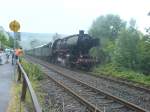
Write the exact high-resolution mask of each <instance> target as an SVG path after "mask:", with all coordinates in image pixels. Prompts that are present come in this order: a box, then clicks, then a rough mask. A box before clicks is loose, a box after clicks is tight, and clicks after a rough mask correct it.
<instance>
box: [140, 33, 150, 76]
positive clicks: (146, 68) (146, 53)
mask: <svg viewBox="0 0 150 112" xmlns="http://www.w3.org/2000/svg"><path fill="white" fill-rule="evenodd" d="M139 60H140V69H141V71H142V72H143V73H145V74H150V41H149V38H148V37H147V36H144V38H142V40H140V43H139Z"/></svg>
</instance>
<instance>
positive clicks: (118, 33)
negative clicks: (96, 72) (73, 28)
mask: <svg viewBox="0 0 150 112" xmlns="http://www.w3.org/2000/svg"><path fill="white" fill-rule="evenodd" d="M89 34H90V35H91V36H92V37H94V38H99V39H100V46H99V47H97V48H93V49H91V51H90V54H91V55H93V56H97V57H98V59H99V60H100V62H101V63H100V65H101V67H102V66H103V67H104V66H105V65H108V64H113V65H114V66H117V68H121V69H117V70H119V71H120V70H122V68H124V69H125V70H127V71H135V72H137V73H143V74H146V75H150V34H147V35H144V34H143V33H142V32H140V31H138V30H137V27H136V21H135V20H134V19H131V20H130V21H129V22H126V21H124V20H122V19H121V18H120V17H119V16H118V15H106V16H100V17H98V18H97V19H96V20H95V21H94V22H93V24H92V26H91V28H90V29H89ZM112 71H113V70H112Z"/></svg>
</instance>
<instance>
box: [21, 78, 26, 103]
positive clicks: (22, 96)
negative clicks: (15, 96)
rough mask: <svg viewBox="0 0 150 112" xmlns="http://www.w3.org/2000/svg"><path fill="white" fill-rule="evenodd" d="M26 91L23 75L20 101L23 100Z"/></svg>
mask: <svg viewBox="0 0 150 112" xmlns="http://www.w3.org/2000/svg"><path fill="white" fill-rule="evenodd" d="M26 92H27V83H26V79H25V77H23V82H22V93H21V101H24V100H25V97H26Z"/></svg>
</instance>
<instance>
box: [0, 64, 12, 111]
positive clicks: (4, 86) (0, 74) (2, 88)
mask: <svg viewBox="0 0 150 112" xmlns="http://www.w3.org/2000/svg"><path fill="white" fill-rule="evenodd" d="M12 82H13V66H12V65H11V63H10V62H9V63H6V64H2V65H0V112H6V110H7V106H8V103H9V100H10V97H11V96H10V90H11V85H12Z"/></svg>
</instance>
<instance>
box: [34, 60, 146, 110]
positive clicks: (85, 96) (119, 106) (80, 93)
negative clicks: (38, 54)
mask: <svg viewBox="0 0 150 112" xmlns="http://www.w3.org/2000/svg"><path fill="white" fill-rule="evenodd" d="M34 61H35V60H34ZM36 63H39V64H41V65H42V66H43V67H42V69H43V71H44V72H45V74H47V75H48V77H49V78H50V79H51V80H53V81H55V83H57V84H58V85H59V86H61V87H63V88H64V89H65V90H66V91H69V93H71V94H72V95H73V96H74V97H75V98H76V99H78V100H79V101H80V102H81V103H83V104H85V105H87V107H88V108H89V109H90V110H91V111H92V112H94V111H95V112H148V111H147V110H145V109H143V108H140V107H138V106H136V105H134V104H132V103H129V102H127V101H125V100H123V99H120V98H118V97H116V96H113V95H111V94H109V93H106V92H104V91H102V90H99V89H98V88H95V87H93V86H90V85H88V84H87V83H85V82H82V81H80V80H78V79H76V78H73V77H69V76H68V75H65V74H63V73H62V69H61V70H60V69H59V68H55V67H52V66H50V64H46V63H43V62H42V61H39V60H36ZM49 69H52V70H53V72H52V71H51V70H49Z"/></svg>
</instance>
